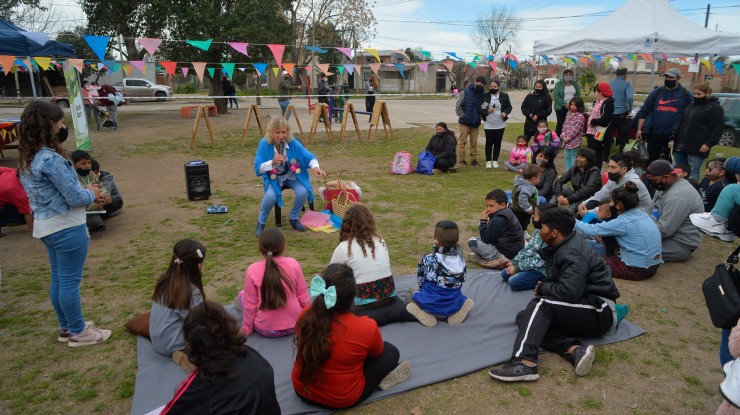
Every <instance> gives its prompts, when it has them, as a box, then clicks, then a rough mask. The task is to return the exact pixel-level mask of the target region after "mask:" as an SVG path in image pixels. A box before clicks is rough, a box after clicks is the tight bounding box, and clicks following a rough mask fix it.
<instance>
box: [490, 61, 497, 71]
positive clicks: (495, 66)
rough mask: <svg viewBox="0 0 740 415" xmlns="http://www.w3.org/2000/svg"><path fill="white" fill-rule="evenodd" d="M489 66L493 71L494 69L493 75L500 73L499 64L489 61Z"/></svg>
mask: <svg viewBox="0 0 740 415" xmlns="http://www.w3.org/2000/svg"><path fill="white" fill-rule="evenodd" d="M488 66H490V67H491V69H493V73H496V72H498V64H497V63H496V62H493V61H488Z"/></svg>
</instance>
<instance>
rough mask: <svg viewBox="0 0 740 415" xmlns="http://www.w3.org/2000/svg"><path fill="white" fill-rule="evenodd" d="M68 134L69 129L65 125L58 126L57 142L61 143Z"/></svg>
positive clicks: (65, 139)
mask: <svg viewBox="0 0 740 415" xmlns="http://www.w3.org/2000/svg"><path fill="white" fill-rule="evenodd" d="M68 136H69V130H68V129H67V127H64V128H60V129H59V132H58V133H57V140H58V141H59V144H62V143H63V142H65V141H67V137H68Z"/></svg>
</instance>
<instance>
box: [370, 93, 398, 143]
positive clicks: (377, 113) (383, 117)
mask: <svg viewBox="0 0 740 415" xmlns="http://www.w3.org/2000/svg"><path fill="white" fill-rule="evenodd" d="M380 121H383V131H384V132H385V138H388V129H390V130H391V138H393V127H392V126H391V117H390V116H389V115H388V107H387V106H386V105H385V101H375V106H374V107H373V115H372V118H370V129H369V130H368V131H367V139H368V140H370V134H372V133H373V127H375V134H374V135H373V137H375V140H376V141H377V139H378V123H379V122H380Z"/></svg>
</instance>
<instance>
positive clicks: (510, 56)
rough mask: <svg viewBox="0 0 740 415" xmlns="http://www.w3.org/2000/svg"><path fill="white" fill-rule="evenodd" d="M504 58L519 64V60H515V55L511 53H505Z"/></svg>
mask: <svg viewBox="0 0 740 415" xmlns="http://www.w3.org/2000/svg"><path fill="white" fill-rule="evenodd" d="M506 57H507V58H509V59H511V60H513V61H514V62H516V63H519V58H517V57H516V55H514V54H513V53H507V54H506Z"/></svg>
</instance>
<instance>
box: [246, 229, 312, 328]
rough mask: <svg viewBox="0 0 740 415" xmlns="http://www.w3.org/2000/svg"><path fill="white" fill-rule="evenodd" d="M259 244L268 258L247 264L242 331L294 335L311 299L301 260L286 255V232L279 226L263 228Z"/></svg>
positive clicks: (264, 255) (260, 249)
mask: <svg viewBox="0 0 740 415" xmlns="http://www.w3.org/2000/svg"><path fill="white" fill-rule="evenodd" d="M258 245H259V251H260V253H261V254H262V256H263V257H264V258H265V259H264V260H262V261H259V262H255V263H254V264H252V265H250V266H249V268H247V276H246V279H245V281H244V290H243V291H242V292H240V293H239V299H240V300H241V304H242V313H243V314H242V331H244V333H246V334H247V335H250V334H252V331H256V332H257V334H259V335H261V336H264V337H282V336H288V335H291V334H293V331H294V330H295V324H296V319H298V314H300V312H301V310H303V308H304V307H306V306H307V305H308V304H310V302H311V300H310V299H309V297H308V289H307V288H306V280H305V279H304V278H303V271H302V270H301V266H300V265H299V264H298V261H296V260H295V259H293V258H290V257H287V256H283V253H284V252H285V247H286V243H285V236H284V235H283V233H282V232H280V230H279V229H277V228H268V229H266V230H265V231H264V232H262V234H261V235H260V237H259V242H258ZM237 303H238V302H237Z"/></svg>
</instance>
